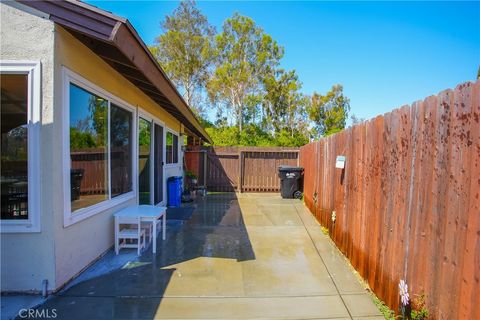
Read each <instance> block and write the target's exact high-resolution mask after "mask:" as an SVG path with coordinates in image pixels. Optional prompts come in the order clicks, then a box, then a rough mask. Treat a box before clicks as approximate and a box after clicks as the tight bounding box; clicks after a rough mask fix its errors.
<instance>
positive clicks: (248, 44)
mask: <svg viewBox="0 0 480 320" xmlns="http://www.w3.org/2000/svg"><path fill="white" fill-rule="evenodd" d="M215 42H216V51H215V52H216V54H215V57H216V69H215V71H214V73H213V76H212V78H211V79H210V81H209V83H208V85H207V90H208V95H209V97H210V99H211V101H212V102H214V103H216V104H217V105H219V106H220V108H223V110H222V111H225V112H220V114H224V113H226V114H227V115H232V116H233V117H234V119H235V120H236V125H237V126H238V130H239V132H240V133H241V132H242V131H243V124H244V122H245V120H246V119H252V118H254V117H255V111H256V108H255V107H256V106H257V104H258V102H259V96H260V95H261V88H260V85H259V84H260V83H261V81H262V79H263V77H264V76H265V75H266V74H267V73H268V72H269V71H270V70H271V69H272V68H274V67H276V66H277V65H278V64H279V61H280V59H281V58H282V56H283V48H282V47H280V46H279V45H278V44H277V42H276V41H275V40H273V39H272V37H271V36H269V35H268V34H266V33H265V32H264V31H263V30H262V29H261V28H260V27H258V26H257V25H256V24H255V22H254V21H253V20H252V19H251V18H249V17H245V16H242V15H240V14H238V13H235V14H234V15H233V17H232V18H229V19H227V20H226V21H225V23H224V24H223V31H222V32H221V33H220V34H218V35H217V37H216V41H215Z"/></svg>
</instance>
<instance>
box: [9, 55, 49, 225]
mask: <svg viewBox="0 0 480 320" xmlns="http://www.w3.org/2000/svg"><path fill="white" fill-rule="evenodd" d="M0 86H1V104H0V122H1V164H0V171H1V174H0V180H1V195H2V199H1V208H2V209H1V210H2V212H1V231H2V232H29V231H40V217H39V212H40V208H39V206H40V204H39V197H38V194H39V192H40V190H39V185H38V183H39V179H38V178H39V177H38V174H39V161H40V160H39V151H38V150H39V149H38V148H39V146H38V145H39V130H38V128H39V120H40V119H39V114H40V100H39V90H40V65H39V63H36V62H23V63H22V62H18V63H16V62H2V63H0Z"/></svg>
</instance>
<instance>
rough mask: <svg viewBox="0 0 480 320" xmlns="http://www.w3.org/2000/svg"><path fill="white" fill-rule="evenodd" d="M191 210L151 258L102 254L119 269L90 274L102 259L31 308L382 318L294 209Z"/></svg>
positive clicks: (231, 200)
mask: <svg viewBox="0 0 480 320" xmlns="http://www.w3.org/2000/svg"><path fill="white" fill-rule="evenodd" d="M192 205H193V206H195V208H196V209H195V211H194V213H193V216H192V218H191V219H190V221H188V222H187V223H185V224H184V225H183V226H182V225H177V226H175V225H169V226H168V227H167V240H166V241H162V240H161V237H160V236H159V237H158V240H157V244H158V246H157V250H158V251H157V254H156V256H154V257H153V258H152V253H151V248H149V249H147V250H146V251H145V252H144V254H143V255H142V256H141V257H140V258H136V255H133V254H132V253H131V251H130V252H129V251H128V250H124V251H121V252H120V255H119V256H114V255H113V254H111V253H109V254H107V256H106V257H104V258H102V259H103V260H108V264H110V265H115V264H117V265H118V268H116V269H114V270H112V271H110V272H106V273H105V272H103V273H102V272H98V270H100V269H101V267H100V266H102V265H105V263H107V262H106V261H102V260H101V261H99V262H97V263H96V264H95V265H93V266H92V267H91V268H90V269H91V270H87V272H86V273H85V274H84V275H82V276H81V277H80V278H79V279H77V280H76V281H74V283H73V284H72V285H70V286H69V287H68V288H66V289H65V290H63V291H61V292H59V293H58V294H56V295H54V296H52V297H51V298H49V299H48V300H47V301H46V302H45V303H44V304H43V305H41V306H39V307H38V308H39V309H52V308H55V309H56V313H57V314H58V318H60V319H111V318H115V319H154V318H160V319H233V318H235V319H239V318H242V319H243V318H250V319H251V318H281V319H383V317H382V316H381V313H380V312H379V311H378V309H377V308H376V306H375V305H374V303H373V301H372V299H371V297H370V295H369V294H368V293H367V292H366V291H365V289H364V287H363V286H362V285H361V283H360V282H359V281H358V280H357V277H356V276H355V275H354V274H353V272H352V271H351V269H350V267H349V266H348V264H347V263H346V261H345V259H344V257H343V256H342V255H341V254H340V252H339V251H338V249H337V248H336V247H335V246H334V245H333V244H332V242H331V241H329V239H328V237H327V236H325V235H324V234H323V233H322V232H321V229H320V226H319V225H318V224H317V222H316V221H315V220H314V219H313V217H312V216H311V215H310V214H309V213H308V211H307V210H306V209H305V207H304V206H303V204H302V203H301V202H300V201H298V200H284V199H281V198H280V197H279V196H278V195H277V194H237V195H235V194H228V193H227V194H213V195H209V196H207V197H205V198H199V199H197V201H196V202H195V203H194V204H192ZM132 251H133V250H132ZM92 270H93V271H92ZM95 270H97V271H95ZM85 275H86V276H85Z"/></svg>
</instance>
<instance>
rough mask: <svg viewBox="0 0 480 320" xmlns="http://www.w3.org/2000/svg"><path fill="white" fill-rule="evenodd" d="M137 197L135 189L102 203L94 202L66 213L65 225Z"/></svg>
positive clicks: (67, 225)
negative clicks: (91, 204)
mask: <svg viewBox="0 0 480 320" xmlns="http://www.w3.org/2000/svg"><path fill="white" fill-rule="evenodd" d="M133 199H135V193H134V192H133V191H131V192H129V193H126V194H124V195H121V196H118V197H115V198H113V199H110V200H105V201H102V202H100V203H97V204H94V205H93V206H90V207H87V208H82V209H79V210H77V211H74V212H70V213H65V216H64V220H63V227H64V228H66V227H69V226H71V225H73V224H75V223H77V222H80V221H82V220H85V219H87V218H90V217H92V216H94V215H97V214H99V213H102V212H104V211H106V210H109V209H112V208H114V207H117V206H119V205H121V204H123V203H125V202H128V201H130V200H133Z"/></svg>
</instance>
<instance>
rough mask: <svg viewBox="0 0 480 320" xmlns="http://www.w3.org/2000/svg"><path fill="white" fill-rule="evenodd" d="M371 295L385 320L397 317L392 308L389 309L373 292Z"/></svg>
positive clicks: (392, 319) (394, 319) (393, 319)
mask: <svg viewBox="0 0 480 320" xmlns="http://www.w3.org/2000/svg"><path fill="white" fill-rule="evenodd" d="M372 297H373V302H374V303H375V305H376V306H377V308H378V309H379V310H380V312H381V313H382V314H383V316H384V317H385V319H387V320H396V319H397V317H396V316H395V312H393V310H392V309H390V308H389V307H388V306H387V305H386V304H385V302H383V301H382V300H380V299H379V298H378V297H377V296H376V295H375V294H373V293H372Z"/></svg>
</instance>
